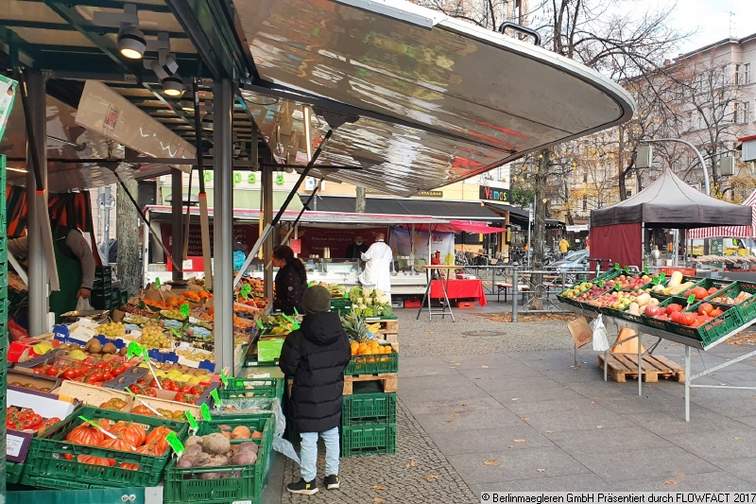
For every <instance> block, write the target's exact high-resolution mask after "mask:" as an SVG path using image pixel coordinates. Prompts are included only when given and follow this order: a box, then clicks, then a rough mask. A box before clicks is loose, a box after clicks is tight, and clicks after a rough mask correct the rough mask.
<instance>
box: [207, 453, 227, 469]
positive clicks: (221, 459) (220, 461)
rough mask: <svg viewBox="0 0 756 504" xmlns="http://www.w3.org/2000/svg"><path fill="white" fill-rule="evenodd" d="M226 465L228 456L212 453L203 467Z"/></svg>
mask: <svg viewBox="0 0 756 504" xmlns="http://www.w3.org/2000/svg"><path fill="white" fill-rule="evenodd" d="M225 465H228V457H226V456H225V455H213V456H212V457H210V460H208V461H207V462H205V464H204V467H220V466H225Z"/></svg>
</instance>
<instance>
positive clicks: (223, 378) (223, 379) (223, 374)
mask: <svg viewBox="0 0 756 504" xmlns="http://www.w3.org/2000/svg"><path fill="white" fill-rule="evenodd" d="M220 379H221V382H222V383H223V386H224V387H228V372H227V371H226V368H223V369H221V374H220Z"/></svg>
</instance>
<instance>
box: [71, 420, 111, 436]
mask: <svg viewBox="0 0 756 504" xmlns="http://www.w3.org/2000/svg"><path fill="white" fill-rule="evenodd" d="M79 420H81V421H82V422H84V423H87V424H89V425H91V426H92V427H94V428H95V429H97V430H99V431H100V432H102V433H103V434H105V435H106V436H108V437H110V438H111V439H116V436H115V435H114V434H113V433H112V432H108V431H106V430H105V429H103V428H102V427H100V424H98V423H97V422H95V421H94V420H90V419H89V418H87V417H85V416H82V415H79Z"/></svg>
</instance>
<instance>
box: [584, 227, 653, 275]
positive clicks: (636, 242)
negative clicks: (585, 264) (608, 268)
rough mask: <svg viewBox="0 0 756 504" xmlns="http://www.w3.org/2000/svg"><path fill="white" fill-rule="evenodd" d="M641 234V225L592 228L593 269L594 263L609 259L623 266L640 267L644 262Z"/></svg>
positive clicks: (591, 259)
mask: <svg viewBox="0 0 756 504" xmlns="http://www.w3.org/2000/svg"><path fill="white" fill-rule="evenodd" d="M641 233H642V228H641V224H640V223H632V224H614V225H611V226H591V232H590V235H589V240H590V244H591V249H590V250H591V256H590V261H591V266H590V267H591V269H593V268H594V267H595V264H594V261H595V260H598V259H609V260H610V261H611V262H614V263H619V264H621V265H623V266H628V265H634V266H638V267H640V266H641V265H642V262H643V257H642V254H641Z"/></svg>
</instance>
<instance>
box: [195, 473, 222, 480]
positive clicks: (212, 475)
mask: <svg viewBox="0 0 756 504" xmlns="http://www.w3.org/2000/svg"><path fill="white" fill-rule="evenodd" d="M220 478H221V473H217V472H208V473H202V474H200V479H201V480H216V479H220Z"/></svg>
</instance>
